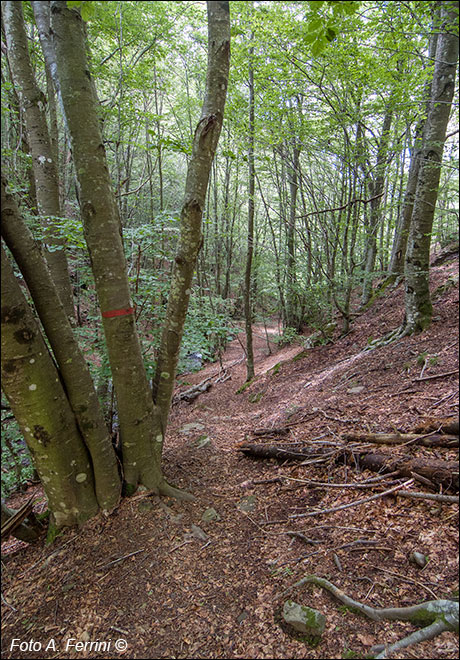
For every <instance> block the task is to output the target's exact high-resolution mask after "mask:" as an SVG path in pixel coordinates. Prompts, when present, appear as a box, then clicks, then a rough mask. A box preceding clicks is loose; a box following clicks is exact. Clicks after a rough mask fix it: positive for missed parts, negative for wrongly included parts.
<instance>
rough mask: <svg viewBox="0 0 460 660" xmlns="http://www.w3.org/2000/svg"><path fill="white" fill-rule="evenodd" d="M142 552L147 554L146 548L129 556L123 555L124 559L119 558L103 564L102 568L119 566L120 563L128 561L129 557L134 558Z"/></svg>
mask: <svg viewBox="0 0 460 660" xmlns="http://www.w3.org/2000/svg"><path fill="white" fill-rule="evenodd" d="M140 552H145V550H144V548H142V549H141V550H135V551H134V552H130V553H129V554H128V555H123V557H118V559H114V560H113V561H109V563H108V564H103V565H102V566H101V568H107V566H112V565H113V564H118V563H119V562H120V561H124V560H125V559H128V557H133V556H134V555H138V554H139V553H140Z"/></svg>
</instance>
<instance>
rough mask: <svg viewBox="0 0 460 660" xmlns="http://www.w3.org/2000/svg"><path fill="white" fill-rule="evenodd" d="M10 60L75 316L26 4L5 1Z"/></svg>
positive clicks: (40, 197)
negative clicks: (56, 222)
mask: <svg viewBox="0 0 460 660" xmlns="http://www.w3.org/2000/svg"><path fill="white" fill-rule="evenodd" d="M2 7H3V19H4V23H5V34H6V40H7V45H8V59H9V62H10V67H11V73H12V75H13V79H14V84H15V87H16V88H17V91H18V96H19V100H20V104H21V107H22V109H23V113H24V120H25V124H26V130H27V136H28V143H29V147H30V151H31V155H32V164H33V172H34V178H35V184H36V194H37V203H38V213H39V215H40V216H42V217H43V218H44V220H43V222H44V227H45V228H46V237H45V243H46V244H48V245H49V246H50V248H51V250H47V252H46V260H47V262H48V264H49V267H50V270H51V273H52V276H53V280H54V282H55V284H56V287H57V289H58V292H59V296H60V298H61V300H62V303H63V305H64V307H65V310H66V313H67V314H68V315H69V316H70V317H73V316H74V314H75V312H74V307H73V294H72V287H71V284H70V278H69V269H68V264H67V257H66V254H65V250H64V245H65V241H64V240H63V239H62V238H61V237H60V236H59V235H58V233H57V232H56V230H55V229H54V228H53V218H57V217H60V216H61V207H60V200H59V180H58V170H57V164H56V162H55V160H54V158H53V148H52V144H51V140H50V135H49V132H48V126H47V123H46V117H45V113H44V107H45V104H46V99H45V98H44V96H43V94H42V92H41V90H40V88H39V87H38V85H37V83H36V81H35V76H34V72H33V70H32V66H31V63H30V58H29V50H28V45H27V36H26V32H25V29H24V18H23V15H22V4H21V3H20V2H10V1H8V2H2Z"/></svg>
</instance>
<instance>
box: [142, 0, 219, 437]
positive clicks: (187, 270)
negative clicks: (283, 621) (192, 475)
mask: <svg viewBox="0 0 460 660" xmlns="http://www.w3.org/2000/svg"><path fill="white" fill-rule="evenodd" d="M207 7H208V70H207V76H206V91H205V97H204V102H203V108H202V111H201V119H200V121H199V122H198V125H197V127H196V130H195V136H194V140H193V150H192V157H191V160H190V162H189V165H188V170H187V180H186V183H185V198H184V203H183V206H182V211H181V227H180V237H179V244H178V246H177V252H176V257H175V259H174V267H173V273H172V280H171V289H170V294H169V299H168V307H167V310H166V319H165V324H164V326H163V333H162V338H161V345H160V351H159V358H158V364H157V370H156V374H155V380H154V386H153V396H154V400H155V403H156V405H157V407H158V410H159V418H158V420H157V424H156V431H155V434H156V438H157V441H158V446H160V447H161V445H162V442H163V438H164V435H165V433H166V426H167V421H168V415H169V408H170V405H171V397H172V393H173V389H174V383H175V375H176V367H177V362H178V358H179V350H180V344H181V339H182V333H183V329H184V323H185V317H186V314H187V309H188V303H189V299H190V293H191V284H192V279H193V272H194V269H195V266H196V261H197V257H198V252H199V249H200V246H201V242H202V234H201V224H202V223H201V220H202V214H203V208H204V205H205V198H206V191H207V188H208V182H209V173H210V170H211V165H212V160H213V158H214V154H215V151H216V148H217V143H218V140H219V136H220V131H221V128H222V121H223V114H224V106H225V99H226V95H227V83H228V71H229V63H230V13H229V3H228V2H219V1H211V2H208V3H207Z"/></svg>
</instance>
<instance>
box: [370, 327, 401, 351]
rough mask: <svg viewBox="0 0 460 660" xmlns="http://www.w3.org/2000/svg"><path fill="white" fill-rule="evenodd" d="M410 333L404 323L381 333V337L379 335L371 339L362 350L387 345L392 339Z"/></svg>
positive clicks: (395, 339) (371, 349)
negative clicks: (384, 333)
mask: <svg viewBox="0 0 460 660" xmlns="http://www.w3.org/2000/svg"><path fill="white" fill-rule="evenodd" d="M410 334H412V332H411V330H410V329H409V327H408V326H406V325H405V324H403V325H400V326H399V327H398V328H395V330H391V331H390V332H387V334H386V335H383V337H379V338H378V339H374V341H371V342H370V343H369V344H368V345H367V346H366V347H365V348H364V349H363V350H365V351H373V350H374V348H382V347H383V346H388V344H392V343H393V342H394V341H397V340H398V339H402V338H403V337H407V336H408V335H410Z"/></svg>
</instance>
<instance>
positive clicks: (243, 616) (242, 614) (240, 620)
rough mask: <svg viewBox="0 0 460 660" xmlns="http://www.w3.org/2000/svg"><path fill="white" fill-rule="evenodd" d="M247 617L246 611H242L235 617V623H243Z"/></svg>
mask: <svg viewBox="0 0 460 660" xmlns="http://www.w3.org/2000/svg"><path fill="white" fill-rule="evenodd" d="M248 616H249V614H248V613H247V612H246V610H243V611H242V612H240V614H238V616H237V617H236V621H237V623H243V621H244V620H245V619H247V618H248Z"/></svg>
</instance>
